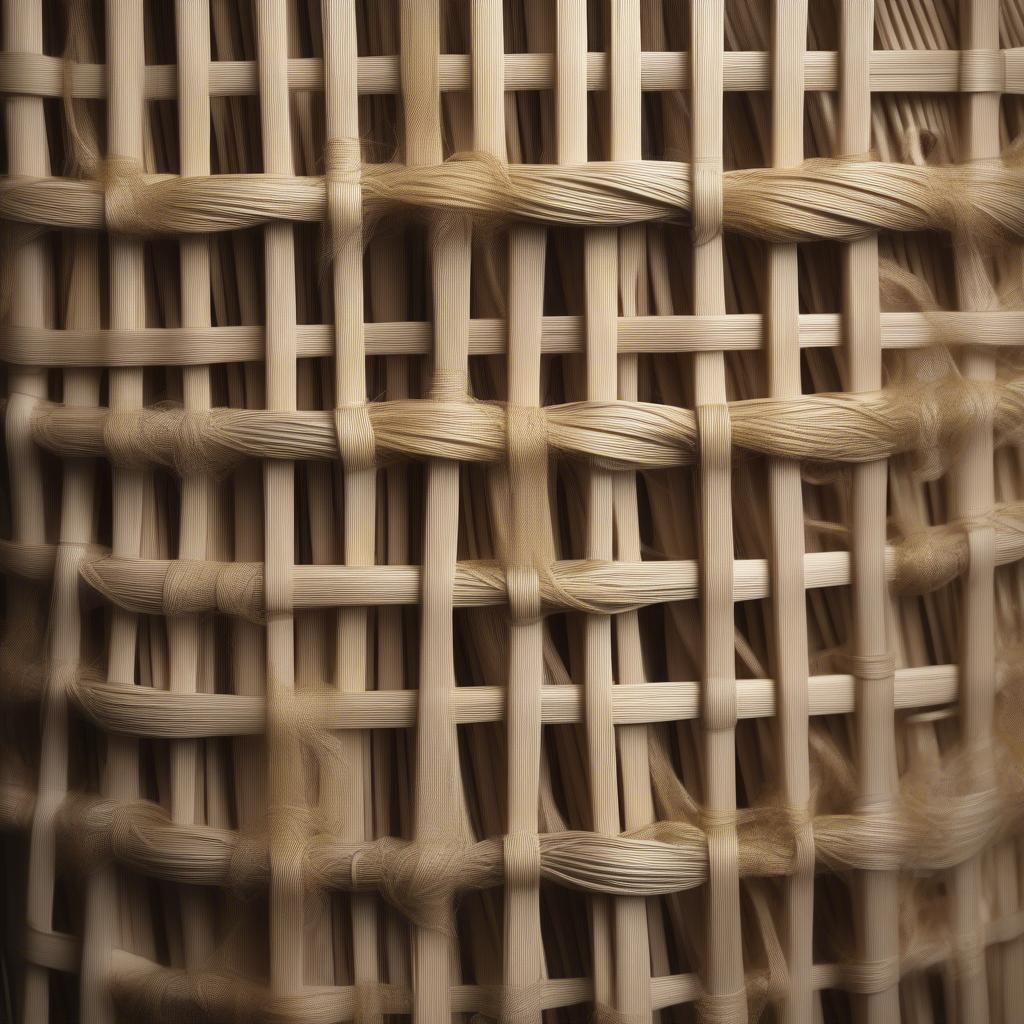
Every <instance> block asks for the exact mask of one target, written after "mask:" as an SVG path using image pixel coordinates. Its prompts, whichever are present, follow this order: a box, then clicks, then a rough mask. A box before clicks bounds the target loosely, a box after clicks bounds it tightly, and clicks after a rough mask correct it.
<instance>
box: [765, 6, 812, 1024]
mask: <svg viewBox="0 0 1024 1024" xmlns="http://www.w3.org/2000/svg"><path fill="white" fill-rule="evenodd" d="M772 15H773V17H772V22H773V23H772V40H771V41H772V47H771V49H772V135H771V162H772V166H774V167H789V166H793V165H796V164H799V163H800V162H801V161H802V159H803V149H804V142H803V133H804V120H803V112H804V76H803V66H804V54H805V50H806V39H807V0H775V3H774V6H773V8H772ZM767 274H768V281H767V288H766V295H767V308H766V310H765V317H766V326H767V348H768V351H767V356H768V389H769V392H770V394H771V395H772V396H773V397H778V398H794V397H796V396H798V395H800V394H801V390H802V388H801V381H800V339H799V327H798V318H799V314H800V289H799V284H800V279H799V264H798V254H797V247H796V246H795V245H773V246H771V247H770V249H769V250H768V266H767ZM768 492H769V493H768V501H769V512H770V516H771V589H772V626H773V632H772V641H773V643H772V646H773V648H774V651H775V679H776V692H777V701H778V703H777V708H778V711H777V718H778V735H779V744H780V748H779V749H780V754H781V758H780V762H781V775H782V778H781V780H780V783H781V789H782V795H783V799H784V800H785V803H786V806H787V808H788V809H789V811H790V813H791V815H792V817H793V821H794V823H795V827H796V830H797V838H796V849H797V870H796V872H795V873H794V874H793V875H792V876H791V877H790V879H789V880H788V881H787V883H786V890H787V891H786V906H785V912H784V916H783V921H782V926H781V930H782V941H783V949H784V951H785V955H786V968H787V971H788V974H789V986H788V988H787V991H786V995H785V997H784V1000H783V1003H782V1017H783V1019H784V1020H785V1021H787V1022H788V1024H810V1021H811V1020H812V1014H813V1012H814V1005H815V1003H814V999H813V998H812V989H811V968H812V965H813V947H812V940H813V937H814V836H813V834H812V831H811V825H810V820H809V812H810V808H809V801H810V772H809V764H808V747H807V743H808V735H807V734H808V727H809V720H808V711H807V675H808V662H807V650H808V648H807V644H808V636H807V596H806V593H805V589H804V504H803V494H802V483H801V477H800V465H799V463H797V462H793V461H789V460H783V459H769V461H768Z"/></svg>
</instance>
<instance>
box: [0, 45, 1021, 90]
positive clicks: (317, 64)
mask: <svg viewBox="0 0 1024 1024" xmlns="http://www.w3.org/2000/svg"><path fill="white" fill-rule="evenodd" d="M771 57H772V55H771V54H770V53H767V52H764V51H760V52H759V51H752V50H743V51H731V52H726V53H725V54H723V61H722V64H723V67H722V71H723V86H724V88H725V91H726V92H764V91H767V90H768V89H770V88H771ZM839 59H840V54H838V53H836V52H833V51H829V50H811V51H808V53H807V54H806V57H805V59H804V88H805V89H806V90H807V91H809V92H835V91H836V90H837V89H838V88H839ZM586 60H587V69H586V78H587V89H588V90H591V91H605V90H607V88H608V78H609V72H608V57H607V55H606V54H604V53H588V54H587V57H586ZM471 61H472V58H471V57H470V55H469V54H461V53H459V54H455V53H443V54H441V55H440V56H439V58H438V62H437V71H438V84H439V86H440V88H441V91H442V92H463V91H468V90H469V89H470V87H471V84H472V82H471V78H472V71H471ZM399 62H400V58H399V57H398V56H379V57H375V56H363V57H360V58H359V59H358V88H359V94H360V95H362V96H381V95H393V94H397V93H398V92H400V91H401V79H400V71H399ZM504 64H505V70H504V87H505V91H506V92H515V91H522V90H531V89H552V88H554V85H555V61H554V56H553V55H552V54H549V53H506V54H505V55H504ZM177 72H178V69H177V66H176V65H174V64H149V65H147V66H146V69H145V95H146V99H149V100H168V99H175V98H176V97H177V95H178V82H177ZM257 73H258V69H257V66H256V62H255V61H244V60H236V61H213V62H212V63H211V64H210V79H209V81H210V95H211V96H255V95H256V93H257V91H258V81H257ZM65 75H67V80H69V81H70V90H68V89H67V86H66V85H65V81H66V78H65ZM690 82H691V72H690V55H689V54H688V53H680V52H675V53H672V52H652V51H648V52H646V53H641V54H640V88H641V89H642V90H643V91H645V92H666V91H670V90H671V91H676V90H679V91H689V89H690ZM869 82H870V88H871V90H872V91H873V92H909V93H913V92H924V93H950V92H951V93H964V92H1000V93H1009V94H1020V93H1024V48H1022V47H1009V48H1006V49H1000V50H967V51H961V50H876V51H875V52H874V53H872V55H871V68H870V72H869ZM288 84H289V87H290V88H292V89H294V90H308V91H316V92H322V91H323V88H324V71H323V61H321V60H320V59H319V58H316V57H299V58H292V59H291V60H289V61H288ZM68 91H70V95H71V96H73V97H75V98H77V99H103V98H105V97H106V95H107V76H106V68H105V66H104V65H102V64H86V63H75V62H65V61H63V60H61V59H60V58H59V57H51V56H47V55H44V54H38V53H16V52H10V51H8V52H5V53H3V54H0V93H7V94H13V95H22V96H50V97H57V96H64V95H66V94H67V92H68Z"/></svg>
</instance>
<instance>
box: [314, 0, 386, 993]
mask: <svg viewBox="0 0 1024 1024" xmlns="http://www.w3.org/2000/svg"><path fill="white" fill-rule="evenodd" d="M323 29H324V67H325V72H326V76H325V85H326V115H327V133H326V134H327V157H326V160H327V166H326V168H325V171H326V173H327V175H328V181H329V185H328V187H329V189H330V192H331V195H330V199H329V200H328V204H329V217H330V222H329V225H328V229H329V231H330V236H331V242H332V251H333V257H334V262H333V267H332V284H333V292H334V322H335V357H334V371H335V381H334V388H335V396H336V398H335V400H336V404H337V411H336V413H335V416H336V422H337V429H338V439H339V446H340V448H341V452H342V460H343V470H344V551H343V555H344V559H345V563H346V564H347V565H372V564H373V563H374V544H375V532H376V531H375V516H376V499H377V471H376V467H375V465H374V449H373V435H372V427H370V426H369V423H368V420H366V419H365V409H366V345H365V341H364V336H363V233H362V194H361V190H360V187H359V179H358V175H359V168H360V158H361V153H360V145H359V105H358V100H359V94H358V83H357V79H356V68H357V66H358V65H357V56H358V54H357V47H356V10H355V0H324V3H323ZM368 625H369V624H368V617H367V610H366V609H365V608H346V609H344V610H343V611H341V612H339V614H338V624H337V638H336V644H335V672H336V674H337V685H338V687H339V688H340V689H341V690H342V691H349V692H354V691H361V690H365V689H366V688H367V683H368V680H369V665H368V655H369V653H370V649H369V644H368V641H369V636H368ZM341 743H342V746H341V749H340V754H341V759H342V765H343V767H344V769H345V770H346V776H347V777H346V778H344V779H342V778H330V777H327V778H324V779H322V781H321V786H322V787H323V789H324V790H325V791H326V793H327V800H326V801H325V802H327V803H328V804H329V811H330V812H331V813H332V815H334V814H336V815H337V816H338V817H339V819H340V826H339V834H340V835H341V836H342V837H343V838H344V839H346V840H350V841H360V840H365V839H370V838H372V837H373V825H372V817H371V808H370V807H368V806H367V796H368V795H369V794H370V787H369V782H370V780H369V778H368V769H369V754H370V740H369V736H368V735H367V734H359V733H352V732H346V733H344V734H343V735H342V737H341ZM352 959H353V970H354V979H355V983H356V985H366V984H372V983H373V982H375V981H376V980H377V978H378V965H377V920H376V908H375V901H374V899H373V897H371V896H360V895H353V896H352Z"/></svg>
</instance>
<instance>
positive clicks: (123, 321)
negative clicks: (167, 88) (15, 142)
mask: <svg viewBox="0 0 1024 1024" xmlns="http://www.w3.org/2000/svg"><path fill="white" fill-rule="evenodd" d="M106 27H107V69H108V75H109V79H108V82H109V95H108V97H107V151H108V154H109V157H108V160H109V161H110V164H111V166H112V167H115V168H118V169H119V170H120V171H121V172H122V173H128V174H131V173H139V172H140V171H141V169H142V156H143V125H144V118H145V109H144V99H143V97H144V94H145V91H144V85H143V83H144V73H145V66H144V60H145V55H144V52H143V38H144V36H143V12H142V9H141V5H139V4H137V3H132V2H131V0H107V4H106ZM109 247H110V326H111V327H112V328H113V329H115V330H120V329H126V328H127V329H130V328H133V327H142V326H145V323H146V292H145V254H144V249H143V243H142V242H141V241H140V240H139V239H137V238H128V237H122V236H116V235H112V236H111V237H110V240H109ZM143 383H144V382H143V371H142V370H141V369H135V368H132V369H118V370H112V371H111V372H110V377H109V392H110V399H109V401H110V408H111V409H112V410H118V411H125V412H131V411H132V410H135V409H138V408H141V406H142V404H143V397H144V396H143ZM112 475H113V508H112V518H113V528H112V539H111V551H112V553H113V554H115V555H118V556H122V557H126V558H138V557H139V554H140V552H141V544H142V522H143V503H144V499H145V494H146V490H147V487H148V486H149V482H148V480H147V477H148V473H147V472H146V471H144V470H140V469H135V468H130V467H115V468H114V469H113V471H112ZM137 643H138V620H137V617H136V616H135V615H133V614H132V613H130V612H126V611H123V610H121V609H118V608H115V609H114V610H113V611H112V613H111V619H110V634H109V639H108V652H109V653H108V661H107V679H108V681H109V682H111V683H113V684H115V685H118V686H134V685H135V673H136V657H137ZM100 792H101V793H102V794H103V795H104V796H106V797H112V798H114V799H120V800H131V799H134V798H137V797H138V795H139V768H138V744H137V743H136V741H135V740H134V739H130V738H127V737H120V736H111V737H109V738H108V739H107V751H106V761H105V763H104V766H103V774H102V780H101V784H100ZM118 889H119V880H118V877H117V873H116V871H115V869H113V868H112V867H109V866H106V865H104V866H102V867H100V868H99V869H98V870H97V871H95V872H94V874H93V875H92V877H91V878H90V881H89V887H88V890H87V894H86V911H85V926H84V937H83V943H82V994H81V1005H82V1017H83V1018H84V1019H86V1020H89V1021H96V1022H105V1021H113V1019H114V1010H113V1006H112V1004H111V999H110V992H109V988H108V985H107V979H108V978H109V976H110V962H111V954H112V951H113V948H114V947H115V945H117V944H118V943H120V944H122V945H126V944H128V943H129V942H130V941H131V938H132V936H131V935H130V926H126V925H127V922H128V921H129V920H130V919H131V917H132V916H133V915H134V914H136V913H137V911H135V910H134V908H131V907H129V908H122V907H121V906H120V899H119V892H118ZM129 948H130V946H129Z"/></svg>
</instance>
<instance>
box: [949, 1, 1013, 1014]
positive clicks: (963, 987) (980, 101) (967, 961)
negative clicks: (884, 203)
mask: <svg viewBox="0 0 1024 1024" xmlns="http://www.w3.org/2000/svg"><path fill="white" fill-rule="evenodd" d="M959 14H960V45H961V47H962V48H963V49H964V50H966V51H971V50H983V49H995V48H996V47H997V46H998V45H999V3H998V0H963V2H962V3H961V4H960V10H959ZM999 100H1000V97H999V94H998V93H991V92H972V93H967V94H966V95H964V96H963V97H962V98H961V100H960V104H961V106H960V113H961V125H960V157H961V159H965V160H986V159H992V158H994V157H996V156H998V154H999ZM956 241H957V242H958V245H957V249H956V260H955V267H954V269H955V273H956V288H957V293H958V298H959V305H960V308H961V309H968V310H981V311H988V310H994V309H998V307H999V303H998V299H997V298H996V295H995V292H994V288H993V286H992V283H991V281H990V280H989V276H988V275H989V271H988V267H987V265H986V264H987V260H986V259H985V258H984V257H983V256H982V254H981V253H980V252H979V250H978V248H977V244H976V242H975V241H974V240H973V239H966V238H959V239H957V240H956ZM960 366H961V371H962V372H963V374H964V376H965V377H966V378H968V379H969V380H977V381H983V382H988V381H991V380H993V379H994V378H995V373H996V366H995V359H994V357H993V356H992V355H991V354H990V353H988V352H975V351H971V350H968V351H967V352H966V353H965V354H964V356H963V357H962V359H961V363H960ZM951 476H952V479H951V487H952V495H951V497H952V502H951V505H952V509H951V511H952V513H953V514H954V515H959V516H963V517H974V518H981V519H982V521H981V522H980V523H976V524H972V525H971V527H970V528H969V530H968V546H969V551H970V564H969V566H968V570H967V574H966V577H965V578H964V580H963V584H962V586H963V589H962V601H963V604H962V608H961V613H960V614H961V623H960V627H961V633H960V693H961V702H960V708H961V711H960V720H961V723H962V735H963V740H964V744H965V746H966V749H967V751H968V755H969V757H970V758H971V760H972V769H973V772H974V776H975V777H974V783H975V785H976V786H978V787H981V786H987V785H991V781H992V771H993V759H992V747H991V743H992V715H993V702H994V698H995V685H994V681H995V675H996V673H995V668H996V666H995V651H996V648H995V641H996V634H995V572H994V565H995V547H994V540H995V537H994V534H993V532H992V529H991V527H990V526H988V525H987V524H986V523H985V522H984V518H983V517H984V516H987V515H988V514H990V512H991V510H992V507H993V505H994V504H995V480H994V464H993V450H992V427H991V424H990V423H982V424H980V425H979V426H977V427H976V428H975V429H974V430H973V431H972V432H971V434H970V436H969V437H968V439H967V442H966V444H965V446H964V450H963V453H962V455H961V457H960V459H959V460H958V461H957V463H956V465H955V466H954V467H953V472H952V475H951ZM995 858H996V866H995V875H996V879H995V885H996V887H997V891H998V890H999V888H1001V886H1000V876H1001V874H1002V872H1001V871H1000V867H1002V865H1001V864H1000V863H999V860H1000V851H999V850H998V849H997V851H996V853H995ZM984 884H985V883H984V881H983V879H982V865H981V861H980V858H978V857H973V858H971V859H970V860H969V861H966V862H965V863H962V864H960V865H959V866H958V867H957V868H956V870H955V872H954V885H953V905H954V909H953V915H952V916H953V927H954V929H955V936H954V952H955V958H956V967H957V977H958V985H957V994H958V1004H959V1005H958V1010H959V1013H960V1015H961V1017H962V1019H964V1020H986V1019H988V1015H989V1009H990V1007H989V988H988V979H987V977H986V969H985V953H984V940H983V938H982V929H983V927H984V925H983V922H982V919H981V905H982V900H983V895H982V893H983V887H984Z"/></svg>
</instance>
